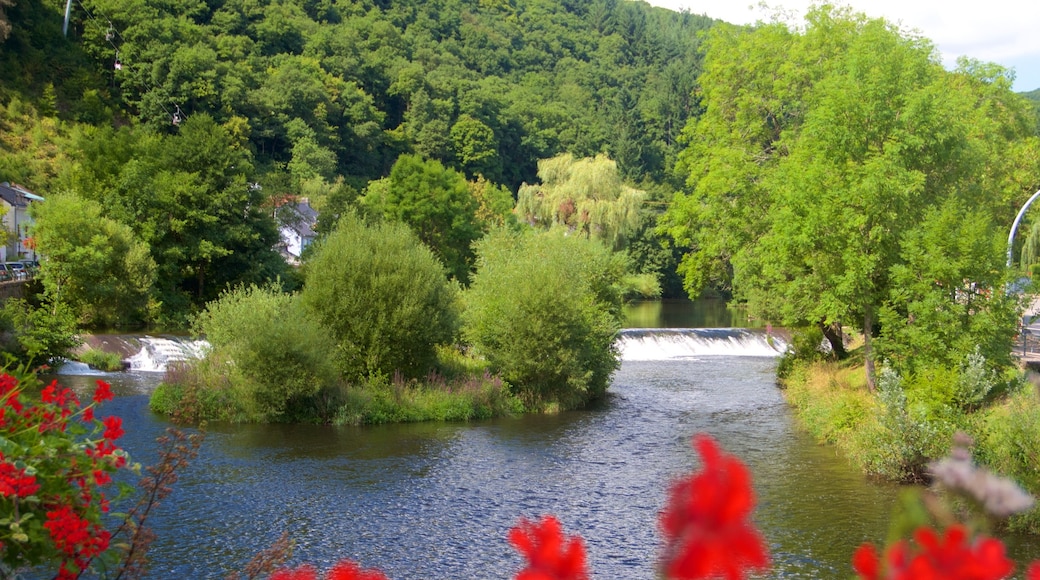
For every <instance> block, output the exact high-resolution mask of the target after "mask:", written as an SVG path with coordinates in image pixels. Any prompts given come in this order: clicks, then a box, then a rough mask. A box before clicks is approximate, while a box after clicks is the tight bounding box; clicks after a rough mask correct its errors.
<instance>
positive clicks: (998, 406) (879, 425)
mask: <svg viewBox="0 0 1040 580" xmlns="http://www.w3.org/2000/svg"><path fill="white" fill-rule="evenodd" d="M861 355H862V352H861V351H858V350H857V351H856V353H854V356H852V357H850V359H847V360H846V361H842V362H834V361H818V362H815V363H802V364H795V365H794V366H793V368H792V372H791V373H790V374H789V375H788V377H787V378H786V379H785V380H784V381H783V384H784V386H785V389H786V391H785V392H786V396H787V400H788V402H790V403H791V404H792V405H793V406H794V408H795V411H796V413H797V414H798V418H799V419H800V421H801V422H802V424H803V425H805V427H806V429H807V430H808V431H809V432H810V433H811V434H812V435H813V436H814V437H815V438H816V439H818V440H820V441H822V442H826V443H830V444H833V445H836V446H837V447H838V448H839V449H841V450H842V451H843V452H844V453H845V454H846V455H847V456H848V457H849V458H850V459H851V460H852V461H853V462H854V463H855V464H856V465H858V466H859V467H860V468H861V469H863V471H864V472H865V473H867V474H870V475H874V476H878V477H882V478H886V479H892V480H896V481H921V480H922V479H923V477H924V473H925V467H926V466H927V464H928V463H929V462H930V461H932V460H934V459H936V458H939V457H943V456H944V455H945V454H946V452H947V451H948V448H949V442H950V440H951V437H952V436H953V434H954V433H955V432H957V431H963V432H966V433H968V434H970V435H971V436H972V438H973V439H974V441H975V448H974V453H973V455H974V457H975V460H976V461H978V462H979V463H981V464H982V465H985V466H987V467H989V468H990V469H992V470H994V471H995V472H998V473H1001V474H1003V475H1006V476H1008V477H1010V478H1012V479H1013V480H1015V481H1017V482H1018V483H1019V484H1020V485H1022V486H1023V487H1024V488H1025V489H1026V490H1027V491H1029V492H1030V493H1032V494H1034V495H1035V494H1037V493H1040V478H1038V477H1037V472H1036V464H1037V463H1036V462H1037V458H1038V457H1040V419H1038V418H1040V397H1038V396H1037V389H1036V386H1035V385H1033V384H1029V383H1025V382H1024V381H1022V380H1021V379H1017V378H1015V379H1010V380H1009V377H1008V376H1004V377H1000V376H995V375H993V374H991V373H990V372H989V371H987V370H986V365H985V362H984V360H983V358H982V357H981V355H975V356H972V357H969V359H968V360H967V361H965V363H964V364H963V365H962V366H961V367H960V368H959V369H955V370H953V371H943V372H931V371H929V372H923V373H919V374H916V375H914V376H912V377H911V378H910V379H903V378H901V377H900V376H899V375H898V374H897V373H896V372H895V371H893V370H892V369H890V368H888V367H884V368H882V369H881V371H880V372H879V376H878V385H877V392H876V393H871V392H870V391H869V390H868V389H867V384H866V380H865V375H864V374H863V364H862V356H861ZM856 358H859V361H858V362H854V359H856ZM1011 376H1013V375H1011ZM1009 525H1010V526H1011V528H1012V529H1022V530H1028V531H1030V532H1032V533H1040V510H1036V509H1034V510H1032V511H1030V512H1027V513H1025V514H1022V515H1019V516H1014V517H1012V518H1011V520H1010V521H1009Z"/></svg>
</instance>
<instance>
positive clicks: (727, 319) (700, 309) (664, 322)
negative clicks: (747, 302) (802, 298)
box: [624, 298, 765, 328]
mask: <svg viewBox="0 0 1040 580" xmlns="http://www.w3.org/2000/svg"><path fill="white" fill-rule="evenodd" d="M624 316H625V328H761V327H764V326H765V322H764V321H760V320H752V319H750V318H748V315H747V312H746V311H745V310H744V309H742V308H740V307H739V306H730V305H729V304H728V303H726V302H725V301H723V300H719V299H713V298H700V299H698V300H645V301H636V302H632V303H630V304H626V305H625V309H624Z"/></svg>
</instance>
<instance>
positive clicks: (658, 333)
mask: <svg viewBox="0 0 1040 580" xmlns="http://www.w3.org/2000/svg"><path fill="white" fill-rule="evenodd" d="M617 345H618V348H619V349H620V350H621V360H624V361H647V360H674V359H684V358H695V357H701V356H769V357H776V356H780V355H782V354H783V353H784V351H786V350H787V342H786V341H785V340H784V339H783V338H781V337H779V336H776V335H769V334H766V333H764V332H755V331H751V330H747V329H744V328H627V329H624V330H622V331H621V333H620V334H619V335H618V339H617Z"/></svg>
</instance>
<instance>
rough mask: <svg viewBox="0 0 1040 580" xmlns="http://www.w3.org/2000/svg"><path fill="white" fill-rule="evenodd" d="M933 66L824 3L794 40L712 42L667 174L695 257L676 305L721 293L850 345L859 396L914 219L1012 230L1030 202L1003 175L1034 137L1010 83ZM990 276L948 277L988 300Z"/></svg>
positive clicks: (1025, 186) (897, 33) (725, 32)
mask: <svg viewBox="0 0 1040 580" xmlns="http://www.w3.org/2000/svg"><path fill="white" fill-rule="evenodd" d="M937 54H938V53H937V52H936V51H935V49H934V47H933V46H932V44H931V43H930V42H929V41H928V40H926V39H923V38H920V37H918V36H914V35H910V34H907V33H906V32H904V31H902V30H900V29H899V28H898V27H896V26H894V25H892V24H890V23H888V22H886V21H884V20H881V19H869V18H867V17H866V16H864V15H862V14H856V13H853V12H852V11H851V10H850V9H848V8H841V9H838V8H833V7H831V6H826V5H825V6H820V7H815V8H813V9H812V10H810V11H809V13H808V15H807V17H806V24H805V25H804V27H801V28H791V27H788V26H787V25H786V24H784V23H779V22H777V23H773V24H770V25H765V26H763V27H760V28H758V29H754V30H750V29H737V28H733V27H720V28H718V30H715V29H713V33H712V34H711V36H710V38H709V42H708V49H707V53H706V56H705V74H704V75H703V76H702V77H701V79H700V84H701V87H702V90H703V104H704V105H705V106H706V113H705V114H704V115H703V116H702V117H701V118H700V119H699V120H698V121H696V122H695V123H693V124H691V125H690V126H689V127H688V128H687V131H686V134H685V138H686V140H687V143H688V147H687V149H686V151H685V152H684V153H683V155H682V158H681V161H682V165H681V167H684V168H685V169H686V170H687V171H688V172H689V179H688V182H687V183H688V186H689V188H690V193H688V194H685V195H680V196H677V198H676V200H675V203H674V204H673V206H672V207H671V208H670V210H669V212H668V215H667V217H666V224H667V226H668V228H669V231H670V232H671V233H672V235H673V236H675V237H676V238H677V239H679V240H680V241H681V242H685V243H687V244H689V245H691V246H692V247H694V248H695V251H694V252H693V253H691V255H690V256H689V257H688V258H687V259H686V260H685V262H684V268H685V274H686V276H687V283H688V290H691V291H696V290H697V289H698V286H699V285H703V284H705V283H707V282H708V281H711V280H713V279H720V278H726V277H729V281H730V282H731V283H732V286H733V290H734V294H735V295H736V296H737V297H739V298H741V299H743V300H746V301H747V303H748V306H749V308H750V310H751V311H752V313H754V314H757V315H758V316H761V317H764V318H767V319H771V320H773V321H775V322H779V323H782V324H785V325H809V324H813V325H819V326H821V327H822V328H823V329H824V330H825V332H826V333H828V334H829V336H828V338H830V339H831V342H832V344H833V345H834V346H835V348H836V350H837V351H839V352H840V351H841V346H842V341H841V333H842V329H844V328H853V329H857V330H859V331H861V332H862V333H863V336H864V338H865V359H866V367H867V379H868V384H873V365H874V358H875V356H874V353H873V352H872V350H871V346H872V345H871V339H872V338H874V337H877V336H882V335H883V333H884V332H885V331H886V329H893V328H896V327H897V326H898V324H897V323H896V320H897V318H898V315H900V314H901V315H903V316H904V318H906V319H907V320H905V321H903V322H905V323H906V324H912V323H913V320H914V317H913V312H912V311H910V310H908V309H907V308H906V307H904V306H900V305H898V304H895V305H894V304H893V303H894V302H898V301H901V300H903V301H905V300H907V299H908V297H907V296H905V295H904V294H902V293H900V292H899V290H900V288H899V286H900V284H905V283H906V278H905V277H903V276H896V275H895V273H896V272H898V271H900V268H899V267H900V266H902V265H904V264H906V263H907V261H908V255H910V253H909V252H908V249H907V243H908V240H911V239H919V238H920V236H919V235H916V234H915V232H917V231H918V230H919V229H920V227H921V224H922V222H923V221H924V218H925V217H926V216H928V215H930V212H931V210H932V209H933V208H937V207H940V206H943V205H944V204H945V203H947V202H948V201H949V200H959V201H961V202H963V203H965V204H967V205H968V206H969V207H971V208H972V212H971V213H964V214H954V215H958V216H960V219H965V220H968V219H973V220H976V221H979V222H980V223H982V222H986V223H990V224H1000V223H1010V218H1011V217H1013V216H1010V215H1008V213H1009V211H1011V210H1010V209H1009V208H1013V207H1015V202H1016V201H1019V200H1021V199H1024V196H1026V195H1028V193H1029V192H1030V191H1032V190H1034V189H1035V188H1034V187H1033V186H1034V185H1035V184H1034V183H1029V182H1027V181H1028V180H1027V179H1026V178H1023V177H1022V176H1023V175H1025V174H1024V173H1023V172H1021V171H1019V166H1020V165H1021V163H1022V161H1023V160H1025V159H1028V158H1030V157H1031V155H1032V154H1030V153H1028V152H1029V151H1031V150H1036V147H1037V143H1036V139H1035V137H1034V135H1033V128H1034V126H1033V125H1032V123H1031V118H1030V111H1029V107H1028V106H1027V104H1026V103H1025V101H1024V100H1023V99H1021V98H1020V97H1018V96H1017V95H1015V94H1014V93H1013V92H1012V91H1011V88H1010V87H1011V82H1010V79H1011V77H1010V75H1009V74H1008V73H1006V72H1005V71H1003V70H1002V69H1000V68H999V67H996V66H995V65H984V64H980V63H976V62H972V61H964V62H962V63H960V66H959V67H958V69H957V70H955V71H952V72H951V71H947V70H945V69H944V68H943V66H942V63H941V62H940V61H939V59H938V56H937ZM1032 179H1035V178H1032ZM952 231H956V229H954V230H952ZM951 235H952V234H951ZM980 235H983V234H980ZM984 235H994V236H995V235H997V231H996V229H994V230H993V231H992V232H988V233H984ZM936 259H944V258H942V257H941V256H936ZM949 261H950V262H951V263H953V260H949ZM1002 274H1003V272H1001V271H990V270H987V271H985V272H978V271H971V272H969V271H964V272H962V273H952V275H951V276H950V277H949V279H950V280H957V281H959V283H961V284H965V283H966V282H965V280H968V282H967V283H968V284H971V285H972V287H979V286H988V287H990V288H992V287H995V286H997V285H998V284H999V280H1000V278H1001V276H1002ZM900 280H902V282H900ZM954 290H955V289H954ZM958 295H959V293H958V292H956V291H952V292H951V293H950V296H952V297H954V299H955V298H956V297H957V296H958ZM910 299H916V298H913V297H911V298H910ZM882 310H885V311H886V312H888V313H889V316H888V321H889V325H886V327H885V328H881V327H879V326H878V325H877V320H878V316H879V313H881V312H882ZM893 313H895V314H893ZM889 344H891V341H890V342H889Z"/></svg>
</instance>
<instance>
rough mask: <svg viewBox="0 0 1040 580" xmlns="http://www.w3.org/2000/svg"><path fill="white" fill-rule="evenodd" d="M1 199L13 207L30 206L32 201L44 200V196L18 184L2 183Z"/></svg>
mask: <svg viewBox="0 0 1040 580" xmlns="http://www.w3.org/2000/svg"><path fill="white" fill-rule="evenodd" d="M0 199H3V200H4V201H6V202H7V204H8V205H10V206H11V207H29V202H31V201H43V198H42V197H40V196H38V195H36V194H35V193H33V192H31V191H29V190H28V189H25V188H24V187H22V186H20V185H18V184H11V183H8V182H6V181H5V182H3V183H0Z"/></svg>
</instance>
